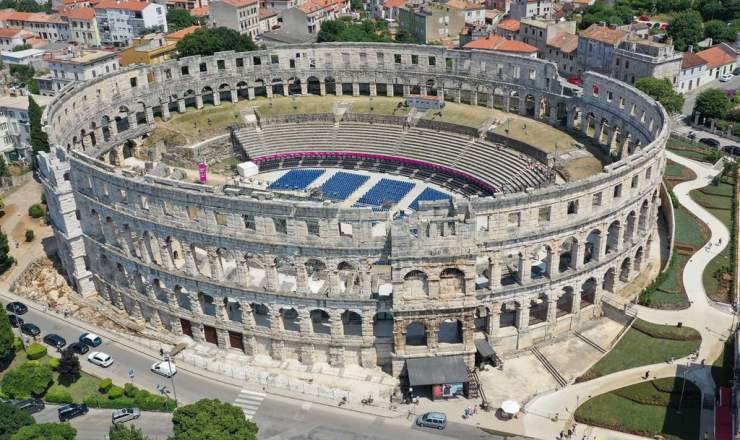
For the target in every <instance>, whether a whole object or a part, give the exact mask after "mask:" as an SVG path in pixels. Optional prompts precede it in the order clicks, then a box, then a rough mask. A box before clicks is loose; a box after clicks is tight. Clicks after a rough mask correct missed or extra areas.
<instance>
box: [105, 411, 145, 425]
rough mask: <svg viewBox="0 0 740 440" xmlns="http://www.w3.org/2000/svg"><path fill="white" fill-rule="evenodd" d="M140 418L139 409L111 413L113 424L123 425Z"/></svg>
mask: <svg viewBox="0 0 740 440" xmlns="http://www.w3.org/2000/svg"><path fill="white" fill-rule="evenodd" d="M140 416H141V411H139V408H121V409H117V410H115V411H113V416H112V418H113V423H124V422H128V421H129V420H134V419H138V418H139V417H140Z"/></svg>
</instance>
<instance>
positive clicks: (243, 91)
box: [236, 81, 249, 100]
mask: <svg viewBox="0 0 740 440" xmlns="http://www.w3.org/2000/svg"><path fill="white" fill-rule="evenodd" d="M236 94H237V96H238V97H239V99H240V100H244V99H249V85H247V83H246V82H245V81H239V82H238V83H236Z"/></svg>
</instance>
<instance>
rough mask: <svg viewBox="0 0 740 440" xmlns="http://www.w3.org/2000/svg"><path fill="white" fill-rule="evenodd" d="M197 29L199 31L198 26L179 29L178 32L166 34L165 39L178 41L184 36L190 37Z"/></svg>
mask: <svg viewBox="0 0 740 440" xmlns="http://www.w3.org/2000/svg"><path fill="white" fill-rule="evenodd" d="M198 29H200V26H198V25H195V26H189V27H186V28H183V29H180V30H179V31H176V32H172V33H170V34H167V36H166V38H167V39H168V40H175V41H180V40H182V39H183V38H185V36H186V35H190V34H192V33H193V32H195V31H197V30H198Z"/></svg>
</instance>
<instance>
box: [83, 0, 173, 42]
mask: <svg viewBox="0 0 740 440" xmlns="http://www.w3.org/2000/svg"><path fill="white" fill-rule="evenodd" d="M94 9H95V16H96V18H97V21H98V30H99V32H100V40H101V42H102V43H104V44H113V45H116V46H127V45H128V44H129V42H130V41H131V40H133V39H134V38H136V37H138V36H141V35H142V34H144V33H145V32H146V31H148V30H153V29H156V30H158V31H160V32H167V19H166V16H167V10H166V7H165V6H162V5H158V4H156V3H149V2H146V1H136V0H101V1H99V2H98V3H96V4H95V6H94Z"/></svg>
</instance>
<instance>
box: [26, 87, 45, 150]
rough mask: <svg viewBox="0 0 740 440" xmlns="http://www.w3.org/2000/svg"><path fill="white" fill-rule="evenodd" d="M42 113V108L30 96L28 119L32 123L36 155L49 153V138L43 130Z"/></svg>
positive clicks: (32, 139)
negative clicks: (44, 152)
mask: <svg viewBox="0 0 740 440" xmlns="http://www.w3.org/2000/svg"><path fill="white" fill-rule="evenodd" d="M42 113H43V111H42V110H41V107H39V105H38V104H36V101H34V99H33V96H31V95H28V119H30V121H31V146H32V147H33V153H34V154H37V153H38V152H39V151H49V137H48V136H47V135H46V132H44V131H43V130H41V115H42Z"/></svg>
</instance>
